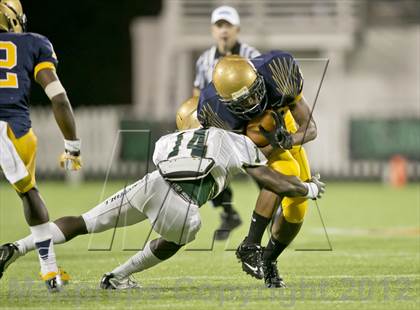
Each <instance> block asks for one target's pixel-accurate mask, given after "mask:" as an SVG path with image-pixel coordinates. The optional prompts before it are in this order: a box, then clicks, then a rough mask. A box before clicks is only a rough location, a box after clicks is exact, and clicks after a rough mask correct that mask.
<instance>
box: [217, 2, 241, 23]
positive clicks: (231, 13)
mask: <svg viewBox="0 0 420 310" xmlns="http://www.w3.org/2000/svg"><path fill="white" fill-rule="evenodd" d="M219 20H225V21H227V22H229V23H231V24H232V25H234V26H239V24H240V20H239V14H238V11H236V10H235V9H234V8H233V7H231V6H227V5H223V6H219V7H218V8H216V9H214V11H213V12H212V13H211V23H212V24H215V23H217V22H218V21H219Z"/></svg>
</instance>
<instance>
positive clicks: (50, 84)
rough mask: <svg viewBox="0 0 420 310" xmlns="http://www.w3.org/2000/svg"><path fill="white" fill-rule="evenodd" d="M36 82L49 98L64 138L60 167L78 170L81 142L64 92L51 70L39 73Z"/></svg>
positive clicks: (79, 166)
mask: <svg viewBox="0 0 420 310" xmlns="http://www.w3.org/2000/svg"><path fill="white" fill-rule="evenodd" d="M36 81H37V83H38V84H40V85H41V86H42V88H43V89H44V91H45V93H46V94H47V96H48V97H49V98H50V100H51V103H52V109H53V113H54V117H55V120H56V122H57V125H58V127H59V128H60V130H61V132H62V134H63V136H64V149H65V152H64V153H63V155H62V156H61V158H60V165H61V166H62V167H63V168H64V169H66V170H79V169H80V168H81V158H80V146H81V141H80V139H78V138H77V133H76V122H75V120H74V115H73V110H72V108H71V105H70V101H69V99H68V98H67V94H66V91H65V89H64V87H63V86H62V85H61V82H60V80H59V78H58V76H57V74H56V73H55V71H54V70H52V69H43V70H41V71H39V72H38V74H37V75H36Z"/></svg>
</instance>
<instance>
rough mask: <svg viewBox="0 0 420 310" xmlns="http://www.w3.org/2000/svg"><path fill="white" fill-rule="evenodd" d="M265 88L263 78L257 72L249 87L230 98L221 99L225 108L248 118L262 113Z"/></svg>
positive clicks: (265, 104)
mask: <svg viewBox="0 0 420 310" xmlns="http://www.w3.org/2000/svg"><path fill="white" fill-rule="evenodd" d="M265 95H266V88H265V83H264V79H263V77H262V76H261V75H259V74H257V78H256V79H255V81H254V83H253V84H252V85H251V87H250V88H249V89H246V90H245V91H243V93H242V94H240V95H239V96H237V97H234V99H232V100H229V101H227V100H223V101H224V103H225V104H226V105H227V108H228V109H229V110H230V111H231V112H232V113H233V114H235V115H236V116H238V117H240V118H242V119H245V120H250V119H252V118H254V117H256V116H258V115H260V114H262V113H263V112H264V111H265V109H266V107H267V98H266V96H265Z"/></svg>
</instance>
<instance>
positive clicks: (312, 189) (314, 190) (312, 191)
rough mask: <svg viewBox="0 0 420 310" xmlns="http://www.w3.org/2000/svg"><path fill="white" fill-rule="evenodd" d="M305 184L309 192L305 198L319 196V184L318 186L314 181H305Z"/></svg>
mask: <svg viewBox="0 0 420 310" xmlns="http://www.w3.org/2000/svg"><path fill="white" fill-rule="evenodd" d="M303 184H305V186H306V188H307V189H308V193H307V194H306V196H305V198H311V199H314V198H316V197H317V196H318V193H319V190H318V186H316V184H315V183H313V182H308V183H303Z"/></svg>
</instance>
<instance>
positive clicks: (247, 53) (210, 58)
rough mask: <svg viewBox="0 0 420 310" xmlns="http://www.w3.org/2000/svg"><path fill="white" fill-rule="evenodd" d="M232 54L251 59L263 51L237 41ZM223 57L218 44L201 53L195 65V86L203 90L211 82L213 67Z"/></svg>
mask: <svg viewBox="0 0 420 310" xmlns="http://www.w3.org/2000/svg"><path fill="white" fill-rule="evenodd" d="M232 54H234V55H239V56H242V57H245V58H248V59H251V58H254V57H257V56H259V55H260V54H261V53H260V52H259V51H258V50H257V49H256V48H255V47H252V46H249V45H248V44H245V43H239V42H237V43H236V44H235V46H234V47H233V48H232ZM221 57H222V55H220V53H219V51H218V50H217V47H216V46H212V47H211V48H209V49H208V50H205V51H204V52H203V53H202V54H201V55H200V57H199V58H198V60H197V62H196V65H195V79H194V87H196V88H199V89H200V90H201V89H203V88H204V87H206V86H207V85H208V84H209V83H210V82H211V79H212V74H213V69H214V67H215V66H216V64H217V62H218V61H219V59H220V58H221Z"/></svg>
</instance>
